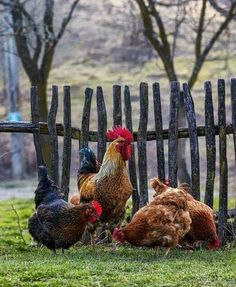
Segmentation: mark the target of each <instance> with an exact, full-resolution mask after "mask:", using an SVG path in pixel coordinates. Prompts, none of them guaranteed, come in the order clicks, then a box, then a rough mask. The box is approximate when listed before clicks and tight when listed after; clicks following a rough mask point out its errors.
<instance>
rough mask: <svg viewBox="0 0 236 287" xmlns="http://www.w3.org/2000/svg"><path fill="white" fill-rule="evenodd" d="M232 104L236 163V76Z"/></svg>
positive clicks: (233, 83) (232, 89) (232, 80)
mask: <svg viewBox="0 0 236 287" xmlns="http://www.w3.org/2000/svg"><path fill="white" fill-rule="evenodd" d="M231 106H232V126H233V138H234V157H235V164H236V78H233V79H231Z"/></svg>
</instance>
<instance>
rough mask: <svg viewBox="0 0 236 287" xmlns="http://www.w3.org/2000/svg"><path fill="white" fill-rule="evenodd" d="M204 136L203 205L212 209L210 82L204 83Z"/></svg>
mask: <svg viewBox="0 0 236 287" xmlns="http://www.w3.org/2000/svg"><path fill="white" fill-rule="evenodd" d="M204 88H205V134H206V157H207V175H206V191H205V203H206V204H207V205H208V206H210V207H211V208H213V203H214V181H215V172H216V139H215V123H214V109H213V103H212V88H211V83H210V82H205V84H204Z"/></svg>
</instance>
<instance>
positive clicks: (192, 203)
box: [150, 178, 220, 250]
mask: <svg viewBox="0 0 236 287" xmlns="http://www.w3.org/2000/svg"><path fill="white" fill-rule="evenodd" d="M150 184H151V186H152V188H153V189H154V190H155V192H156V195H158V194H162V193H163V192H165V191H168V190H169V187H168V186H167V185H165V184H164V183H163V182H161V181H160V180H159V179H158V178H153V179H152V180H151V181H150ZM178 188H181V189H182V190H183V191H185V192H186V196H187V203H188V210H189V213H190V217H191V219H192V224H191V229H190V231H189V232H188V233H187V234H186V236H185V237H184V238H183V240H182V244H186V245H188V244H190V246H191V247H192V246H193V245H194V244H195V243H197V242H199V241H207V242H208V245H207V248H208V249H210V250H214V249H217V248H219V247H220V240H219V238H218V236H217V231H216V225H215V220H214V213H213V210H212V209H211V208H210V207H209V206H207V205H206V204H204V203H203V202H200V201H198V200H196V199H194V198H193V197H192V195H191V194H189V191H190V186H189V185H188V184H187V183H182V184H180V185H179V186H178Z"/></svg>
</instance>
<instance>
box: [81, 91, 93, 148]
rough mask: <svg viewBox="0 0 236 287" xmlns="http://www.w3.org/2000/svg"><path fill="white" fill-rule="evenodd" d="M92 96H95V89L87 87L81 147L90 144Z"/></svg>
mask: <svg viewBox="0 0 236 287" xmlns="http://www.w3.org/2000/svg"><path fill="white" fill-rule="evenodd" d="M92 96H93V90H92V89H90V88H86V90H85V94H84V108H83V114H82V121H81V134H80V141H79V149H81V148H83V147H87V146H88V141H89V123H90V111H91V102H92Z"/></svg>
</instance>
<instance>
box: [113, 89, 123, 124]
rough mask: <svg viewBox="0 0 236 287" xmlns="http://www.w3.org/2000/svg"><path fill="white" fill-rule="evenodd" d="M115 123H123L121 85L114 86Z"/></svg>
mask: <svg viewBox="0 0 236 287" xmlns="http://www.w3.org/2000/svg"><path fill="white" fill-rule="evenodd" d="M113 125H114V126H117V125H122V108H121V86H118V85H114V86H113Z"/></svg>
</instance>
